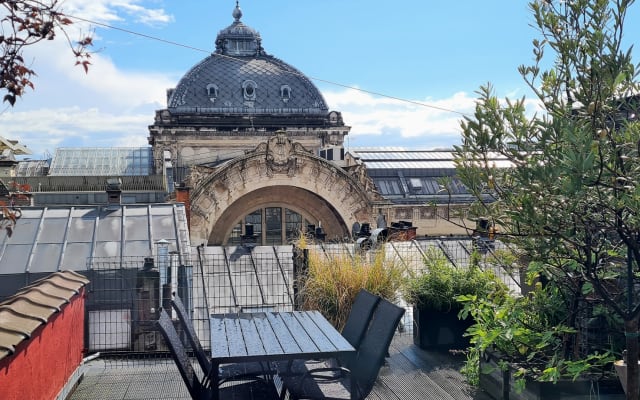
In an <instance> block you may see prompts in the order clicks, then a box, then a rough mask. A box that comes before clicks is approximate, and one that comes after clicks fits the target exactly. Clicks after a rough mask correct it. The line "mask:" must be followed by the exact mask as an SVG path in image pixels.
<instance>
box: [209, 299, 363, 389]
mask: <svg viewBox="0 0 640 400" xmlns="http://www.w3.org/2000/svg"><path fill="white" fill-rule="evenodd" d="M210 323H211V363H212V366H213V368H212V373H211V375H212V376H211V384H212V387H213V388H217V387H218V382H219V378H218V366H219V365H220V364H224V363H236V362H245V361H282V360H293V359H305V360H309V359H323V358H331V357H337V356H349V355H352V354H355V349H354V348H353V346H351V344H349V342H347V340H346V339H345V338H344V337H342V335H341V334H340V332H338V331H337V330H336V329H335V328H334V327H333V326H332V325H331V324H330V323H329V322H328V321H327V320H326V319H325V318H324V317H323V316H322V314H320V312H319V311H291V312H260V313H233V314H212V315H211V318H210ZM214 392H215V393H216V396H217V390H214ZM216 399H217V397H216Z"/></svg>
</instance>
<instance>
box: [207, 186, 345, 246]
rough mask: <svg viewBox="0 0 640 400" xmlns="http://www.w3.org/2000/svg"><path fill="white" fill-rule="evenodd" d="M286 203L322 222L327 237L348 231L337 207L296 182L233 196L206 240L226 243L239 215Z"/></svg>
mask: <svg viewBox="0 0 640 400" xmlns="http://www.w3.org/2000/svg"><path fill="white" fill-rule="evenodd" d="M265 207H286V208H289V209H291V210H293V211H295V212H297V213H299V214H301V215H302V216H303V217H304V218H305V219H307V220H309V221H313V222H314V223H316V224H317V223H318V222H321V223H322V226H323V227H324V228H325V233H326V235H327V238H344V237H345V236H348V235H349V233H348V232H349V231H348V229H347V226H346V225H345V223H344V221H343V220H342V218H341V217H340V216H339V215H338V214H337V212H336V210H335V209H334V208H333V207H332V206H331V205H330V204H328V203H327V202H326V201H325V200H324V199H322V198H320V197H319V196H318V195H316V194H315V193H312V192H309V191H308V190H305V189H301V188H298V187H295V186H273V187H265V188H261V189H257V190H255V191H253V192H251V193H249V194H246V195H244V196H243V197H241V198H240V199H238V200H236V201H235V202H234V203H233V204H232V205H231V206H230V207H229V208H227V209H226V210H224V211H223V212H222V215H221V216H220V218H218V220H217V222H216V224H215V225H214V227H213V229H212V231H211V234H210V236H209V239H208V243H209V244H226V243H227V241H228V239H229V234H230V232H231V229H232V228H233V227H234V226H235V225H236V224H237V223H238V221H239V220H240V218H242V217H243V216H245V215H246V214H247V213H249V212H252V211H254V210H256V209H260V208H265Z"/></svg>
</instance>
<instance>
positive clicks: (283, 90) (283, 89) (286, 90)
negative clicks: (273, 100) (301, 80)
mask: <svg viewBox="0 0 640 400" xmlns="http://www.w3.org/2000/svg"><path fill="white" fill-rule="evenodd" d="M280 97H281V98H282V101H284V102H285V103H286V102H288V101H289V99H290V98H291V88H290V87H289V85H282V86H280Z"/></svg>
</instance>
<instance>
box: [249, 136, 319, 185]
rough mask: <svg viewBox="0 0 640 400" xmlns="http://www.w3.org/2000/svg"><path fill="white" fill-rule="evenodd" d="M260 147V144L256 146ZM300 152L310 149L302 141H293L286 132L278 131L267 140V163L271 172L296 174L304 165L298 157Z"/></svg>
mask: <svg viewBox="0 0 640 400" xmlns="http://www.w3.org/2000/svg"><path fill="white" fill-rule="evenodd" d="M258 149H260V146H258V148H256V150H258ZM300 152H308V151H307V150H306V149H305V148H304V146H302V145H301V144H300V143H294V142H292V141H291V140H290V139H289V138H288V137H287V134H286V133H285V132H276V135H275V136H273V137H272V138H270V139H269V140H268V141H267V149H266V163H267V167H268V169H269V172H270V173H277V174H287V175H288V176H295V175H296V171H297V170H298V169H299V168H300V167H301V166H302V163H301V161H300V160H298V157H296V154H297V153H300ZM269 175H271V174H269Z"/></svg>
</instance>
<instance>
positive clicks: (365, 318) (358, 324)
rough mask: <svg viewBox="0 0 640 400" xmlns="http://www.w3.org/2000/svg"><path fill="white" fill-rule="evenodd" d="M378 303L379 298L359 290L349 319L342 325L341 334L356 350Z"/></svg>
mask: <svg viewBox="0 0 640 400" xmlns="http://www.w3.org/2000/svg"><path fill="white" fill-rule="evenodd" d="M378 301H380V296H376V295H375V294H373V293H371V292H368V291H367V290H365V289H360V291H359V292H358V294H357V295H356V298H355V300H354V301H353V305H352V306H351V311H350V312H349V317H347V322H346V323H345V324H344V327H343V328H342V332H341V333H342V336H343V337H344V338H345V339H347V341H348V342H349V343H351V345H352V346H353V347H354V348H356V349H357V348H358V346H360V342H361V341H362V338H363V337H364V334H365V332H367V328H368V327H369V322H371V316H372V315H373V312H374V310H375V309H376V306H377V305H378Z"/></svg>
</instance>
